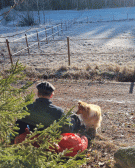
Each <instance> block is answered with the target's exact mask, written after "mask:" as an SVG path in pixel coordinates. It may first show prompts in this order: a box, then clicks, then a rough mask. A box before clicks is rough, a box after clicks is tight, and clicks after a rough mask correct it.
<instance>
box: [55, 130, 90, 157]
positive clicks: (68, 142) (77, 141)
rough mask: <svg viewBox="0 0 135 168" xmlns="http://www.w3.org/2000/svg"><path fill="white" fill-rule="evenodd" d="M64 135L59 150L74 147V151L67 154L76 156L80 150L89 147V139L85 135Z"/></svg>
mask: <svg viewBox="0 0 135 168" xmlns="http://www.w3.org/2000/svg"><path fill="white" fill-rule="evenodd" d="M62 136H63V137H62V140H61V141H60V142H59V143H58V145H59V146H60V149H59V152H62V151H63V150H65V149H71V148H73V149H72V151H73V152H70V153H67V154H66V156H75V155H76V154H77V153H78V152H79V151H80V153H81V152H82V151H84V150H85V149H87V147H88V139H87V137H85V136H80V134H74V133H64V134H62Z"/></svg>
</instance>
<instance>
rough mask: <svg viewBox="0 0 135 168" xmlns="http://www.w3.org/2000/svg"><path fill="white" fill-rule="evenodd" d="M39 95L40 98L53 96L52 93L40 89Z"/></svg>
mask: <svg viewBox="0 0 135 168" xmlns="http://www.w3.org/2000/svg"><path fill="white" fill-rule="evenodd" d="M38 94H39V95H40V96H51V94H52V92H50V91H47V90H43V89H38Z"/></svg>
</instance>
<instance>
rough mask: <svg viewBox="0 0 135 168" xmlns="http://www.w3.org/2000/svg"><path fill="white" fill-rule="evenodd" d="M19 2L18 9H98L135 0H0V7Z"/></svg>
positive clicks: (134, 3)
mask: <svg viewBox="0 0 135 168" xmlns="http://www.w3.org/2000/svg"><path fill="white" fill-rule="evenodd" d="M14 2H15V3H18V2H20V5H19V6H17V7H16V8H17V9H18V10H26V6H29V10H50V9H52V10H65V9H78V10H79V9H85V8H88V9H100V8H114V7H131V6H135V0H24V1H23V3H22V0H0V9H2V8H4V7H6V6H11V5H13V4H14Z"/></svg>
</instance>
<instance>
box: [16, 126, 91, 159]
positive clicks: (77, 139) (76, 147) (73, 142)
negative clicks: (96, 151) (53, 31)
mask: <svg viewBox="0 0 135 168" xmlns="http://www.w3.org/2000/svg"><path fill="white" fill-rule="evenodd" d="M29 133H30V132H29V129H28V128H26V129H25V132H24V133H23V134H21V135H19V136H17V137H16V138H15V140H14V143H15V144H18V143H21V142H23V141H24V140H25V138H26V135H27V134H29ZM61 135H62V139H61V141H60V142H59V143H58V144H55V145H54V146H56V148H54V150H55V151H56V152H57V153H59V152H62V151H64V150H65V149H71V148H72V152H70V153H67V154H66V156H75V155H76V154H77V153H78V152H80V153H81V152H82V151H84V150H85V149H87V147H88V139H87V137H85V136H81V135H80V134H74V133H63V134H61ZM38 136H39V135H35V136H34V137H32V138H31V139H34V138H35V137H38ZM33 146H35V147H40V145H39V144H37V142H34V143H33ZM51 149H53V148H52V147H50V150H51Z"/></svg>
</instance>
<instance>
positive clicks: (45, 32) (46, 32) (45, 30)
mask: <svg viewBox="0 0 135 168" xmlns="http://www.w3.org/2000/svg"><path fill="white" fill-rule="evenodd" d="M45 35H46V43H47V44H48V40H47V31H46V27H45Z"/></svg>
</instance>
